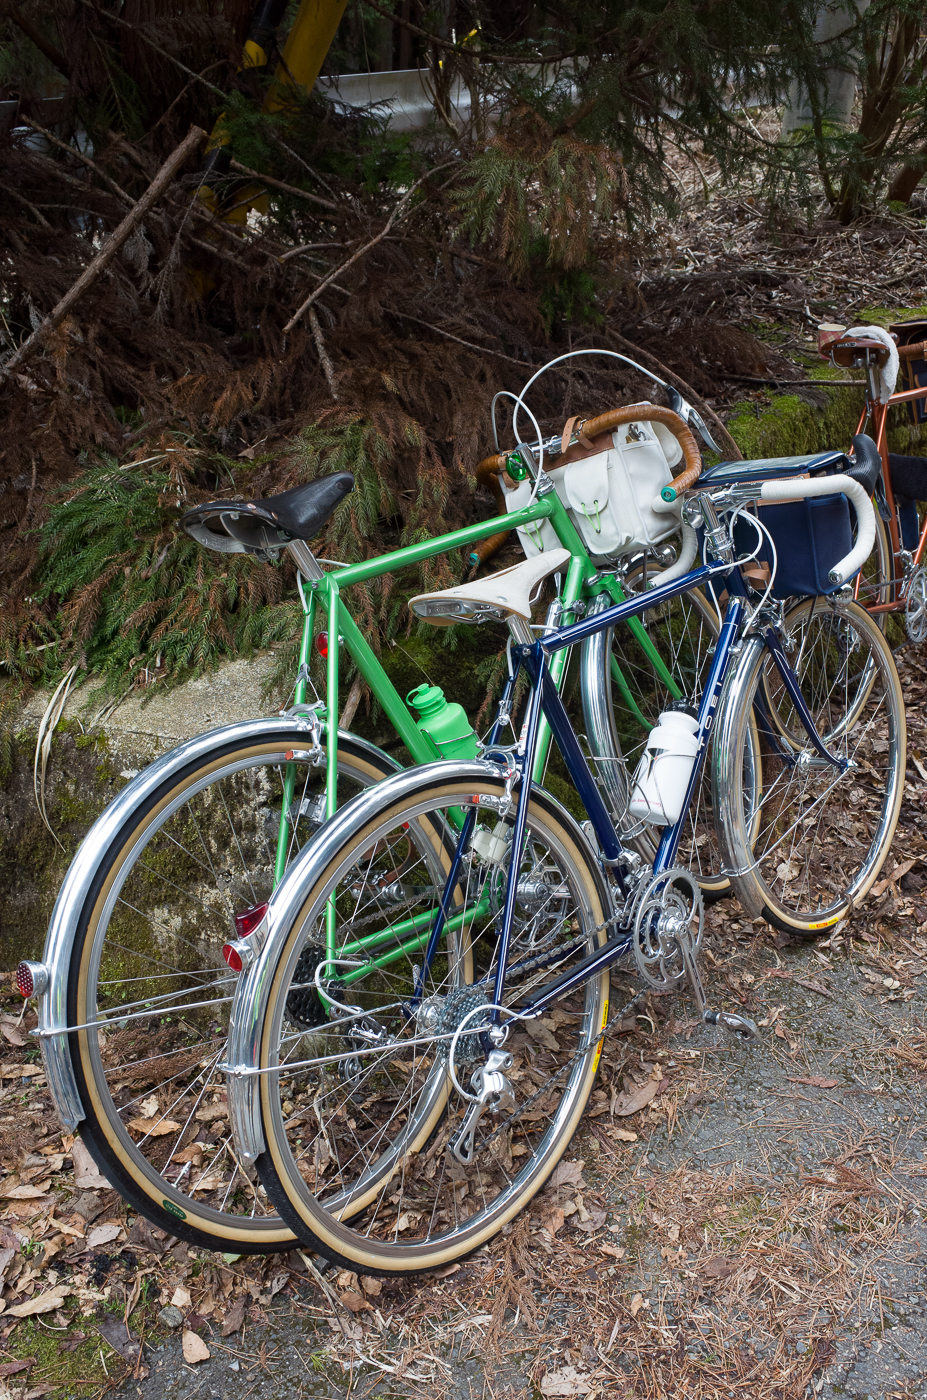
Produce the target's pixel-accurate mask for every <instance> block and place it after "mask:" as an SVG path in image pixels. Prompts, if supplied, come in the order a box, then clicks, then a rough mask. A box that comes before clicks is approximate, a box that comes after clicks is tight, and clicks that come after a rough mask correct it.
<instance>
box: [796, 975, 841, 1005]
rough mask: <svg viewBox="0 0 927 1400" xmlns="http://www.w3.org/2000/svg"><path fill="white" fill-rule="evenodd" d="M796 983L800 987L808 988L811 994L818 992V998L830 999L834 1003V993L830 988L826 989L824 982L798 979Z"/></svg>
mask: <svg viewBox="0 0 927 1400" xmlns="http://www.w3.org/2000/svg"><path fill="white" fill-rule="evenodd" d="M795 981H796V982H797V983H798V985H799V987H807V988H808V991H809V992H817V994H818V996H822V997H830V999H831V1000H832V1001H833V997H834V994H833V992H832V991H831V990H830V988H829V987H825V986H824V983H823V982H815V981H814V980H813V979H812V978H810V977H796V978H795Z"/></svg>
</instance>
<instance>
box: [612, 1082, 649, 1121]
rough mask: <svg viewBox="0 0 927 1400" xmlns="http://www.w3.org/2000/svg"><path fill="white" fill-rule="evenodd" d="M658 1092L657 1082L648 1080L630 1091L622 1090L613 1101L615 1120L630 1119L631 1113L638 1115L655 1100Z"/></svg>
mask: <svg viewBox="0 0 927 1400" xmlns="http://www.w3.org/2000/svg"><path fill="white" fill-rule="evenodd" d="M659 1091H660V1084H659V1081H658V1080H656V1079H648V1080H647V1081H646V1082H645V1083H644V1084H635V1085H633V1086H632V1087H631V1088H630V1089H623V1090H622V1091H621V1093H620V1094H619V1095H618V1097H617V1099H616V1100H615V1107H614V1110H613V1112H614V1114H615V1116H616V1117H617V1118H630V1116H631V1114H632V1113H638V1112H639V1111H640V1110H641V1109H642V1108H646V1107H647V1105H648V1104H649V1103H650V1101H651V1099H655V1098H656V1096H657V1094H658V1093H659Z"/></svg>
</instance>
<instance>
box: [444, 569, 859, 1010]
mask: <svg viewBox="0 0 927 1400" xmlns="http://www.w3.org/2000/svg"><path fill="white" fill-rule="evenodd" d="M737 572H739V571H737V570H736V566H735V569H734V570H732V567H731V565H730V563H728V562H725V561H718V562H717V563H714V564H707V565H702V566H701V567H700V568H697V569H694V570H692V571H691V572H690V573H687V574H685V575H683V576H682V577H681V578H678V579H675V580H671V581H670V582H668V583H658V584H656V585H655V586H654V587H653V588H651V589H649V590H648V591H647V592H646V593H645V594H641V595H639V596H637V597H634V598H629V599H628V600H627V601H625V602H623V603H618V604H616V605H615V606H614V607H611V608H607V609H606V610H605V611H603V612H600V613H596V614H595V615H594V616H592V617H589V618H585V619H583V620H582V621H580V622H574V623H572V624H571V625H569V626H567V627H562V628H556V629H553V630H551V631H549V632H547V633H546V634H545V635H544V637H542V638H540V639H539V640H538V641H536V642H533V643H532V644H531V645H527V644H523V645H513V647H512V659H513V662H514V665H513V667H512V674H511V675H510V677H509V680H508V683H507V686H506V690H505V692H504V694H503V697H502V702H501V703H500V706H499V712H498V716H497V719H496V723H495V725H494V727H493V731H492V734H491V736H490V738H489V740H488V742H487V745H486V749H485V756H486V757H487V758H488V759H489V760H490V761H491V760H492V759H493V756H494V751H493V746H494V745H496V744H498V734H499V730H500V728H501V726H502V723H503V717H506V718H507V716H508V712H509V704H510V701H511V698H512V693H513V691H514V687H515V683H516V681H517V679H518V674H519V671H520V669H521V667H524V669H525V670H526V672H527V673H528V676H529V677H530V679H531V682H532V691H531V696H530V699H529V702H528V715H527V719H526V722H525V726H524V729H523V733H522V741H521V743H520V744H519V749H518V753H517V755H516V757H515V760H514V762H515V766H516V768H517V769H518V771H519V773H520V785H519V800H518V806H517V808H516V812H515V818H514V824H513V830H512V852H513V856H512V860H511V863H510V865H509V871H508V876H507V883H506V892H505V900H504V903H503V906H502V909H501V911H500V915H499V924H498V928H499V949H498V955H497V965H496V973H495V982H494V988H493V994H492V1001H493V1003H494V1004H495V1008H496V1009H494V1010H493V1011H492V1013H491V1014H492V1020H493V1023H494V1024H496V1025H498V1023H499V1018H500V1016H501V1014H502V1013H501V1012H500V1010H499V1009H498V1008H499V1007H501V1006H503V1005H504V1001H503V998H504V996H505V982H506V975H507V972H508V971H509V968H508V955H509V946H510V941H511V929H512V924H513V915H514V910H515V901H516V897H517V893H518V871H519V866H520V861H519V860H518V859H517V858H516V856H515V852H519V851H521V849H522V846H523V843H524V838H525V824H526V821H527V814H528V802H529V800H530V788H531V784H530V781H526V775H528V774H530V773H531V771H532V763H533V760H534V752H535V747H536V744H537V739H538V734H539V731H540V721H541V716H542V715H543V716H544V718H545V719H546V721H547V723H548V724H549V725H550V729H551V731H552V733H553V736H554V739H555V741H556V743H557V746H558V748H559V749H560V752H561V753H562V755H563V759H564V762H565V763H566V766H567V769H568V771H569V774H570V777H571V779H572V781H573V783H574V785H575V787H576V790H577V792H578V794H579V797H580V799H581V801H582V803H583V806H584V807H585V809H586V812H587V815H588V817H589V820H590V822H591V823H592V827H593V830H594V831H595V834H596V836H597V838H598V842H599V847H600V849H601V851H602V858H603V862H604V864H606V865H608V866H610V867H612V869H613V871H614V875H615V878H616V880H617V883H618V886H619V888H620V889H621V890H622V893H625V892H626V888H625V880H624V876H623V874H622V871H621V863H622V858H623V856H624V855H625V849H624V847H623V846H622V844H621V840H620V838H619V836H618V833H617V832H616V830H615V827H614V824H613V822H612V819H611V817H610V816H609V813H608V809H607V808H606V806H605V803H604V801H603V800H602V797H601V794H600V793H599V790H598V788H597V786H596V783H595V780H594V778H593V776H592V774H591V772H590V771H589V766H588V764H587V762H586V758H585V755H584V754H583V752H582V749H581V748H580V745H579V742H578V740H577V738H576V734H575V733H574V731H573V726H572V724H571V723H570V720H569V717H568V716H567V713H566V710H565V709H564V707H563V702H562V701H561V699H560V696H559V694H558V692H557V687H556V684H555V682H554V680H553V678H552V676H551V673H550V670H549V669H548V666H547V660H548V657H550V656H551V655H554V654H555V653H556V652H558V651H561V650H562V649H563V648H564V647H569V646H573V645H574V644H575V643H577V642H581V641H584V640H585V639H586V638H587V637H590V636H592V635H594V634H595V633H596V632H600V631H603V630H605V629H606V628H609V627H613V626H615V624H616V623H619V622H624V621H627V619H629V618H631V617H636V616H638V615H639V614H641V613H644V612H646V611H648V609H650V608H653V607H657V606H659V604H661V603H663V602H666V601H667V600H668V599H671V598H676V597H679V596H680V595H681V594H684V593H689V592H691V591H692V589H694V588H697V587H699V585H700V584H702V583H704V582H707V581H708V580H709V579H712V578H716V577H719V576H721V575H726V576H727V577H728V578H729V579H730V578H731V575H732V574H733V573H737ZM747 606H748V604H747V601H746V596H745V592H744V591H743V590H742V589H738V588H736V587H735V588H734V589H731V590H730V591H729V600H728V605H727V609H726V612H725V618H724V622H723V624H722V626H721V632H720V635H719V637H718V640H717V642H716V644H715V649H714V653H713V655H712V660H711V667H710V670H709V674H708V678H707V680H706V683H705V688H704V690H703V692H702V696H701V699H700V702H699V709H698V730H697V738H698V748H697V750H696V755H695V762H694V764H693V767H692V773H691V776H690V778H689V784H688V787H687V789H686V794H685V800H684V803H683V808H682V815H681V816H680V818H679V820H678V821H677V822H676V823H675V824H674V825H673V826H668V827H665V828H664V830H663V836H662V838H661V840H660V843H659V846H658V848H657V852H656V856H655V857H654V862H653V875H654V876H655V877H656V876H659V875H660V874H662V873H663V872H664V871H666V870H669V869H670V868H671V867H672V866H673V864H674V861H675V857H676V852H677V851H678V849H679V843H680V840H681V838H682V834H683V830H684V828H685V824H686V821H687V819H688V814H689V807H690V804H691V801H692V798H693V796H694V793H695V789H696V786H697V784H698V781H699V778H700V775H701V770H702V767H703V765H704V762H705V758H706V755H707V752H708V745H709V742H710V740H711V735H712V731H713V728H714V722H715V718H716V716H717V713H718V704H719V701H720V698H721V692H722V689H723V687H724V683H725V680H726V678H727V675H728V672H729V670H730V665H731V659H732V652H733V648H734V645H735V642H736V641H737V640H738V638H739V637H740V635H741V633H742V628H743V623H744V616H745V613H746V611H747ZM763 640H764V643H765V645H766V647H767V649H768V651H769V653H770V656H771V657H772V659H773V662H774V664H775V666H776V669H777V671H778V672H779V674H780V676H781V677H782V681H783V684H784V685H785V688H786V691H787V692H788V695H789V697H790V699H791V700H792V702H793V704H794V705H795V709H796V712H797V714H798V717H799V719H800V720H801V723H802V726H803V728H804V729H805V731H806V732H807V734H808V738H809V740H810V741H811V743H812V745H813V746H814V748H815V749H816V750H817V752H818V754H819V755H820V757H821V760H822V761H825V762H827V763H829V764H831V765H833V767H834V768H837V769H841V770H842V769H845V768H846V766H847V760H845V759H842V758H839V757H837V756H835V755H833V754H831V753H829V751H828V749H827V747H826V745H825V744H824V741H823V740H822V738H821V736H820V734H819V733H818V731H817V729H816V727H815V724H814V720H813V719H812V717H811V714H810V712H809V710H808V707H807V705H806V704H805V700H804V697H803V696H802V693H801V687H800V685H799V682H798V678H797V676H796V675H795V672H794V670H793V669H792V666H791V665H790V663H789V660H788V657H787V656H786V654H785V652H784V650H783V648H782V645H781V642H780V640H779V637H778V634H777V633H776V631H775V630H774V629H773V628H772V627H767V628H766V629H765V630H764V633H763ZM755 709H756V713H757V719H758V723H759V724H760V727H761V729H762V731H763V733H764V735H766V736H768V737H769V739H770V741H771V742H773V743H774V744H775V746H776V748H777V749H778V750H779V752H780V753H781V755H782V757H783V758H784V759H785V761H786V762H788V763H792V762H793V761H794V754H793V753H792V751H791V750H789V749H788V747H787V746H786V745H785V744H783V743H782V741H781V739H780V738H779V737H778V735H776V733H775V730H774V726H773V725H772V724H771V722H770V721H769V717H768V716H767V715H766V714H765V711H764V709H763V706H762V703H761V702H759V701H758V702H757V703H756V706H755ZM497 752H498V751H497ZM499 756H500V757H501V756H502V755H501V754H499ZM505 757H506V759H507V758H508V751H506V754H505ZM474 821H475V813H473V812H471V813H468V815H467V820H466V822H465V824H464V826H463V828H462V830H461V832H460V835H459V838H458V841H457V849H456V851H455V855H454V859H453V860H452V862H451V869H450V872H449V874H448V878H447V882H446V885H445V890H444V895H443V898H442V901H441V906H440V908H439V912H438V915H437V917H436V919H435V924H434V927H433V929H432V933H431V937H430V939H429V944H428V947H427V949H426V956H425V963H426V967H427V966H430V962H431V959H432V957H433V956H434V952H435V949H436V948H437V946H438V941H439V938H440V936H441V932H442V930H443V927H444V922H445V910H446V909H449V908H450V907H451V891H452V889H453V887H454V885H455V883H456V881H457V879H458V876H459V870H460V863H461V860H462V859H463V855H464V853H465V851H466V848H467V845H468V843H469V840H470V834H471V832H472V829H473V824H474ZM630 947H631V938H630V934H629V932H628V930H627V929H626V928H619V929H618V930H617V931H616V932H615V933H614V934H613V935H612V936H611V937H610V938H608V939H607V940H606V942H605V943H604V944H603V945H602V946H601V948H598V949H597V950H596V951H595V952H594V953H590V954H589V955H588V956H587V957H585V958H583V959H581V960H580V961H579V962H578V963H576V964H575V965H574V966H573V967H572V968H571V969H570V970H569V971H568V972H565V973H563V974H562V975H561V976H559V977H555V978H553V979H552V980H551V981H550V982H548V983H546V984H544V985H543V986H541V987H539V988H537V989H536V990H535V991H534V992H532V993H531V994H530V995H529V996H528V997H527V998H526V999H524V1000H523V1001H521V1002H520V1003H519V1007H518V1010H519V1012H520V1013H522V1014H525V1013H528V1012H530V1013H531V1014H532V1015H540V1014H542V1013H543V1011H545V1010H546V1009H547V1008H548V1007H549V1006H550V1005H551V1003H552V1002H554V1001H555V1000H556V999H558V998H559V997H561V996H564V995H566V993H568V992H570V991H572V990H573V989H574V988H576V987H578V986H580V985H582V983H583V982H585V981H586V980H587V979H588V978H589V977H591V976H594V975H595V974H596V973H598V972H600V971H603V970H604V969H605V968H606V967H610V966H611V965H612V964H613V963H615V962H617V961H618V959H619V958H621V957H623V956H624V955H625V954H626V953H628V952H629V951H630ZM513 970H514V969H513ZM423 979H424V972H423V973H422V974H421V978H420V984H421V985H423V984H424V983H423Z"/></svg>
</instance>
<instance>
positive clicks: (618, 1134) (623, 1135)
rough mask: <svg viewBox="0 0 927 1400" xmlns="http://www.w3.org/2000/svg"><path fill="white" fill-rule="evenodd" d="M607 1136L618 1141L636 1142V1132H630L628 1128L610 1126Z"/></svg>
mask: <svg viewBox="0 0 927 1400" xmlns="http://www.w3.org/2000/svg"><path fill="white" fill-rule="evenodd" d="M609 1137H613V1138H615V1139H616V1141H618V1142H637V1133H632V1132H631V1131H630V1130H629V1129H628V1128H612V1129H611V1131H610V1132H609Z"/></svg>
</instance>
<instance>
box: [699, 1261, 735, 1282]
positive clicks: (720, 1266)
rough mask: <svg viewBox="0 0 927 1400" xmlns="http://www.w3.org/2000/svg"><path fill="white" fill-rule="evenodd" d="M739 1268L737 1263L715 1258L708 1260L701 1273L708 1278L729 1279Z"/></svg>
mask: <svg viewBox="0 0 927 1400" xmlns="http://www.w3.org/2000/svg"><path fill="white" fill-rule="evenodd" d="M736 1268H737V1263H736V1261H734V1262H732V1261H731V1260H730V1259H721V1258H718V1257H716V1258H714V1259H708V1260H707V1261H706V1262H705V1263H704V1264H703V1265H702V1267H701V1272H702V1273H703V1274H704V1275H705V1277H706V1278H727V1277H728V1275H729V1274H732V1273H733V1272H734V1270H735V1269H736Z"/></svg>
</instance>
